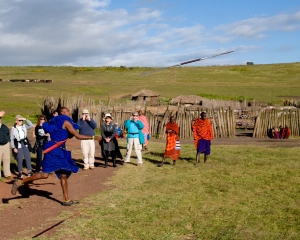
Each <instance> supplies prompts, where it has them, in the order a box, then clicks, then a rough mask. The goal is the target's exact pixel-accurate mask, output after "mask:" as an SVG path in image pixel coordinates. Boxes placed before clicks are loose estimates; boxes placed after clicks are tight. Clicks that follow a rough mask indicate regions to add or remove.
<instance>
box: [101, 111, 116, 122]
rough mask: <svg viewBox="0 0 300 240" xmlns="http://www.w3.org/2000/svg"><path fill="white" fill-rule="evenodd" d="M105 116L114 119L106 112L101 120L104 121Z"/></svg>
mask: <svg viewBox="0 0 300 240" xmlns="http://www.w3.org/2000/svg"><path fill="white" fill-rule="evenodd" d="M107 117H109V118H111V119H114V118H113V117H112V116H111V114H110V113H106V114H105V116H104V118H102V119H103V121H105V118H107Z"/></svg>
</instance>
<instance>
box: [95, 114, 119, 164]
mask: <svg viewBox="0 0 300 240" xmlns="http://www.w3.org/2000/svg"><path fill="white" fill-rule="evenodd" d="M113 119H114V118H113V117H112V116H111V114H110V113H106V114H105V116H104V118H103V121H104V123H103V125H102V128H101V136H102V140H101V142H100V146H101V150H102V156H103V158H104V160H105V166H104V167H105V168H107V167H108V157H109V156H111V158H112V161H113V166H114V167H117V164H116V157H117V155H118V157H119V152H120V151H119V147H118V142H117V139H116V134H117V131H116V125H115V124H113V122H112V120H113ZM117 153H118V154H117Z"/></svg>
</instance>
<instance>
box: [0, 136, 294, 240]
mask: <svg viewBox="0 0 300 240" xmlns="http://www.w3.org/2000/svg"><path fill="white" fill-rule="evenodd" d="M250 136H251V132H250V131H240V132H238V133H237V136H236V137H235V138H217V139H214V140H213V142H212V144H214V145H260V146H267V147H279V146H280V147H298V146H300V139H284V140H281V139H261V138H251V137H250ZM120 141H125V140H120ZM152 141H159V140H152ZM31 142H33V140H32V141H31ZM192 142H193V141H192V140H182V141H181V143H182V144H188V143H189V144H191V143H192ZM67 147H68V149H69V150H72V156H73V158H74V159H75V160H76V161H77V163H78V165H79V166H80V167H81V169H80V170H79V172H78V173H77V174H72V176H71V177H70V179H69V195H70V197H71V199H74V200H79V201H81V203H80V204H78V205H73V206H71V207H63V206H62V205H61V200H62V192H61V187H60V182H59V180H58V179H57V178H56V176H55V175H51V176H50V177H49V178H48V179H46V180H38V181H35V182H34V183H32V184H29V185H27V186H24V187H23V188H22V189H21V190H20V192H19V193H17V195H16V196H13V195H11V194H10V189H11V186H12V181H5V182H0V198H1V200H2V203H0V226H1V227H0V239H14V238H22V237H34V236H36V235H38V234H39V233H41V232H43V231H45V230H47V229H49V228H51V227H52V226H54V225H56V224H57V223H59V222H60V221H61V219H60V218H58V217H59V215H60V213H61V212H62V211H66V210H67V211H71V214H76V213H77V212H78V211H79V210H80V209H81V208H82V207H85V203H84V199H85V198H87V197H88V196H92V195H93V194H96V193H99V192H101V191H103V190H105V189H107V186H106V185H104V183H105V182H106V181H107V180H108V178H109V177H110V176H111V175H112V174H113V173H114V172H115V171H117V170H118V168H120V167H122V161H121V160H120V161H119V162H118V167H117V168H113V167H112V163H110V166H109V167H108V168H104V167H103V166H104V165H103V163H104V161H103V159H102V157H101V153H100V147H99V145H97V146H96V162H95V166H96V168H95V169H93V170H82V168H83V163H82V161H81V160H80V159H81V158H82V156H81V150H80V141H78V140H76V139H71V140H70V141H69V142H68V144H67ZM121 151H122V153H123V154H124V153H125V149H121ZM150 151H151V149H150ZM14 177H15V175H14ZM59 227H60V226H59V225H58V226H56V227H54V228H52V229H49V230H48V231H46V232H45V233H43V236H53V235H55V231H56V230H57V229H59Z"/></svg>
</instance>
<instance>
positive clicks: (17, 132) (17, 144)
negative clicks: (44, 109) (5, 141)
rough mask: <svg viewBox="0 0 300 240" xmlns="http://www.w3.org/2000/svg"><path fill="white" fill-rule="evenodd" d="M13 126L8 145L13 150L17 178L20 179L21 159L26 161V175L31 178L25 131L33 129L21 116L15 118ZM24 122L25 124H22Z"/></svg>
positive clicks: (28, 121)
mask: <svg viewBox="0 0 300 240" xmlns="http://www.w3.org/2000/svg"><path fill="white" fill-rule="evenodd" d="M15 121H16V123H15V125H14V126H13V127H12V128H11V131H10V144H11V148H12V150H13V156H14V157H15V158H16V160H17V161H18V172H19V174H18V178H22V170H23V168H22V167H23V157H24V158H25V161H26V167H27V175H28V176H29V177H30V176H32V168H31V158H30V152H29V149H28V144H29V142H28V139H27V130H29V129H31V128H32V127H33V124H32V122H31V121H30V120H28V119H26V118H23V117H22V116H21V115H17V116H16V117H15ZM23 121H26V124H23Z"/></svg>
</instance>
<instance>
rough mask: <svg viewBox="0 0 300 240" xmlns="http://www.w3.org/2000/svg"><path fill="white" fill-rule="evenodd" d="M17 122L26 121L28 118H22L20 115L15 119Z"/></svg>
mask: <svg viewBox="0 0 300 240" xmlns="http://www.w3.org/2000/svg"><path fill="white" fill-rule="evenodd" d="M15 120H26V118H24V117H22V116H21V115H20V114H18V115H17V116H16V117H15Z"/></svg>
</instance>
